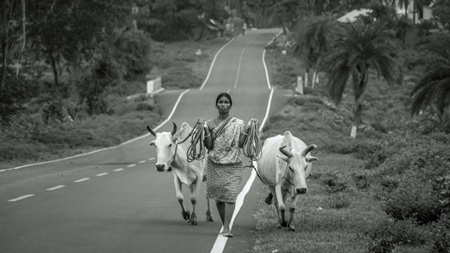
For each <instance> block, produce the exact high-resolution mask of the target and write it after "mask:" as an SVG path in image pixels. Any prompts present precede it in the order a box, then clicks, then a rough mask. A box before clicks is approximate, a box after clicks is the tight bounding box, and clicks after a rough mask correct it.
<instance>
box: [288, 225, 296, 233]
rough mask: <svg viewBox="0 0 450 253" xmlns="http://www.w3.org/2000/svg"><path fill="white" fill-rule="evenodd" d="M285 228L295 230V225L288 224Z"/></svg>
mask: <svg viewBox="0 0 450 253" xmlns="http://www.w3.org/2000/svg"><path fill="white" fill-rule="evenodd" d="M287 230H288V231H292V232H295V226H293V225H290V226H288V227H287Z"/></svg>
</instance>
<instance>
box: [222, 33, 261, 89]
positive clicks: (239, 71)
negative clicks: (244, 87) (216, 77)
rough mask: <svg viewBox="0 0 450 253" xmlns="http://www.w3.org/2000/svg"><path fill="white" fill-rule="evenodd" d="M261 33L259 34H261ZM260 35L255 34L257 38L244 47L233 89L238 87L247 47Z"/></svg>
mask: <svg viewBox="0 0 450 253" xmlns="http://www.w3.org/2000/svg"><path fill="white" fill-rule="evenodd" d="M261 34H262V33H261ZM261 34H259V35H261ZM259 35H257V36H255V38H253V39H252V40H251V41H250V42H249V43H248V44H247V45H245V47H244V49H242V52H241V56H240V57H239V64H238V67H237V73H236V79H235V80H234V87H233V89H236V88H237V85H238V80H239V74H240V73H241V64H242V56H244V52H245V49H247V47H248V45H250V44H251V43H252V42H253V41H254V40H255V39H256V38H258V36H259ZM227 93H228V91H227Z"/></svg>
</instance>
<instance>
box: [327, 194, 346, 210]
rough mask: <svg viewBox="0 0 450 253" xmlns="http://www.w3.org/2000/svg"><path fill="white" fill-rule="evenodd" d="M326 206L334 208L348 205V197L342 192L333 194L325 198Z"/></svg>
mask: <svg viewBox="0 0 450 253" xmlns="http://www.w3.org/2000/svg"><path fill="white" fill-rule="evenodd" d="M327 203H328V206H329V207H331V208H335V209H340V208H344V207H348V206H350V198H349V197H348V196H347V195H346V194H343V193H337V194H333V195H331V196H330V197H328V199H327Z"/></svg>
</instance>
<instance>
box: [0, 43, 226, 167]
mask: <svg viewBox="0 0 450 253" xmlns="http://www.w3.org/2000/svg"><path fill="white" fill-rule="evenodd" d="M226 42H227V40H226V39H215V40H203V41H200V42H196V41H183V42H176V43H169V44H162V43H156V42H155V45H152V56H151V57H152V62H153V64H154V68H153V70H152V71H151V73H150V76H149V77H150V78H156V77H158V76H160V77H161V79H162V86H163V88H165V89H168V90H171V89H187V88H196V87H200V86H201V85H202V82H203V80H204V79H205V78H206V76H207V74H208V71H209V67H210V64H211V62H212V60H213V58H214V56H215V54H216V52H217V51H218V50H219V49H220V48H221V47H222V46H223V45H224V44H225V43H226ZM198 49H201V51H202V54H201V55H196V54H195V52H196V51H197V50H198ZM62 81H63V80H62ZM119 85H121V86H116V87H111V89H110V90H108V92H109V94H110V95H108V97H107V101H108V105H109V112H108V114H102V115H95V116H88V115H87V114H86V113H84V112H83V110H80V108H79V107H78V106H76V103H75V102H74V101H71V100H67V101H64V103H65V104H64V106H65V108H67V109H72V110H73V111H74V112H75V113H74V114H75V118H73V119H72V120H69V119H68V117H64V120H59V119H58V120H55V119H50V120H48V121H46V120H44V118H45V117H44V109H47V108H49V107H50V105H49V104H46V103H45V102H30V103H28V104H27V106H26V110H25V111H24V112H23V113H22V114H19V115H16V116H15V117H14V118H13V120H12V122H11V124H10V125H9V126H3V127H2V128H0V143H2V145H1V146H0V169H7V168H11V167H15V166H19V165H22V164H27V163H33V162H40V161H47V160H52V159H57V158H62V157H67V156H72V155H77V154H81V153H86V152H89V151H92V150H95V149H99V148H104V147H111V146H115V145H119V144H120V143H123V142H125V141H127V140H130V139H133V138H135V137H138V136H141V135H143V134H146V133H147V130H146V129H145V126H146V125H147V124H151V125H158V124H159V123H160V122H162V121H163V120H164V119H163V118H162V111H161V109H160V108H159V106H158V105H157V104H155V103H154V101H153V99H151V98H148V97H146V96H137V97H136V98H133V99H127V98H126V96H128V95H130V94H142V93H145V90H146V84H145V82H144V81H142V82H139V81H133V82H129V83H126V82H124V83H121V84H119ZM113 91H116V92H117V91H122V92H120V93H121V94H123V96H118V95H115V94H113V93H112V92H113Z"/></svg>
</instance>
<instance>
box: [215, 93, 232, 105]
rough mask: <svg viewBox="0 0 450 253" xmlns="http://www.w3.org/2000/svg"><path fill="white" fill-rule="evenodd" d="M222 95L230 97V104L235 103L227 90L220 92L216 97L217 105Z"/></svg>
mask: <svg viewBox="0 0 450 253" xmlns="http://www.w3.org/2000/svg"><path fill="white" fill-rule="evenodd" d="M222 97H226V98H228V100H230V106H232V105H233V100H231V96H230V94H228V93H226V92H224V93H220V94H219V95H218V96H217V98H216V105H217V103H219V99H220V98H222Z"/></svg>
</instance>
